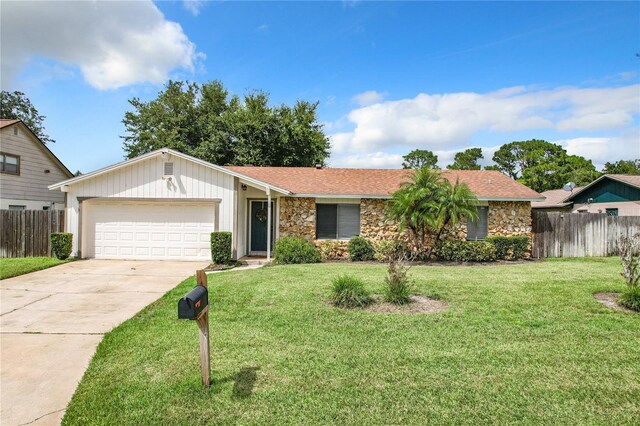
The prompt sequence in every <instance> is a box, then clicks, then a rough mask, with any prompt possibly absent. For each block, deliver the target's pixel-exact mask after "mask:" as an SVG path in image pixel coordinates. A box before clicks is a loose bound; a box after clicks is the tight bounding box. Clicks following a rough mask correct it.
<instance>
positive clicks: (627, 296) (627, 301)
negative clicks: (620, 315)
mask: <svg viewBox="0 0 640 426" xmlns="http://www.w3.org/2000/svg"><path fill="white" fill-rule="evenodd" d="M618 303H620V304H621V305H622V306H624V307H626V308H629V309H631V310H634V311H638V312H640V286H635V287H631V286H628V287H627V288H626V289H625V290H624V291H623V292H622V293H621V294H620V297H618Z"/></svg>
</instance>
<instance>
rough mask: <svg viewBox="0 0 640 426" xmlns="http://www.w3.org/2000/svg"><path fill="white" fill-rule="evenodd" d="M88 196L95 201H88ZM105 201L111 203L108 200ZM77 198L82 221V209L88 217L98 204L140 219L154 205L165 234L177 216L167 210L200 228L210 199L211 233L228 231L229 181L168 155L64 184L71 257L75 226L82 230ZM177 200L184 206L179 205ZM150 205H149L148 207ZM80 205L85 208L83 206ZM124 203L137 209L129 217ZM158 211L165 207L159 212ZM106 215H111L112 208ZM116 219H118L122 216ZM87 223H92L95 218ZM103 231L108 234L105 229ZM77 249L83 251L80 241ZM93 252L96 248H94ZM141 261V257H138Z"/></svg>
mask: <svg viewBox="0 0 640 426" xmlns="http://www.w3.org/2000/svg"><path fill="white" fill-rule="evenodd" d="M167 161H168V162H173V177H172V179H171V180H170V181H169V180H167V179H163V174H164V163H165V162H167ZM93 197H96V198H98V199H94V200H92V199H91V198H93ZM109 198H113V199H114V200H112V201H111V200H109ZM78 199H80V200H85V201H83V202H82V209H83V212H82V221H83V222H84V221H85V219H86V217H85V213H86V212H85V211H84V210H85V208H86V206H89V208H88V210H89V214H91V213H90V212H91V211H92V210H93V211H95V209H97V208H100V205H101V204H104V203H107V204H109V203H114V204H113V205H114V206H115V205H116V203H120V205H122V206H124V207H122V208H121V209H120V210H119V211H120V212H124V213H127V212H129V213H130V214H138V215H145V214H147V213H145V211H146V212H149V213H148V214H152V211H153V209H152V207H153V206H154V203H157V204H155V206H156V207H160V209H161V210H164V211H165V213H164V215H163V216H162V218H161V221H162V222H164V229H165V231H166V232H167V233H169V234H170V233H172V232H174V231H176V229H174V228H175V226H176V225H177V224H178V222H180V217H176V216H180V208H171V207H169V206H172V205H173V206H176V207H177V206H178V205H180V206H182V208H183V209H190V212H188V213H187V212H186V211H185V213H184V216H185V217H184V219H185V220H184V221H183V222H185V223H199V224H200V225H198V226H205V225H206V224H207V223H209V222H207V220H208V219H205V218H203V217H202V214H203V213H202V212H203V207H202V206H206V205H207V203H209V205H211V206H212V207H211V210H214V207H213V206H214V204H213V203H211V201H212V200H216V201H218V202H219V204H217V207H216V208H215V210H216V211H217V214H218V217H217V218H215V223H216V224H217V226H218V229H217V230H219V231H229V232H233V226H234V224H233V204H234V178H233V176H230V175H229V174H226V173H223V172H220V171H217V170H213V169H211V168H209V167H206V166H203V165H200V164H197V163H195V162H193V161H189V160H186V159H183V158H180V157H176V156H170V158H168V159H167V160H164V159H163V158H161V157H160V156H154V157H151V158H148V159H146V160H143V161H140V162H137V163H133V164H130V165H127V166H125V167H120V168H116V169H114V170H112V171H109V172H106V173H103V174H100V175H98V176H95V177H93V178H89V179H85V180H81V181H79V182H76V183H73V184H71V185H69V188H68V194H67V210H66V226H67V229H68V230H73V232H74V234H75V235H74V239H73V253H74V254H77V252H78V235H77V233H79V232H81V231H82V230H81V229H80V228H79V226H82V228H85V224H84V223H83V224H80V206H81V203H80V201H79V200H78ZM126 199H132V201H135V202H133V203H127V202H126ZM146 199H148V201H146ZM181 199H183V200H184V202H180V200H181ZM151 201H153V203H151V204H149V202H151ZM85 203H87V204H86V205H85ZM127 204H134V205H140V208H139V209H137V210H136V212H133V210H132V208H131V206H130V205H127ZM144 205H146V206H147V207H144ZM163 206H167V207H166V208H163ZM145 209H147V210H145ZM112 210H113V211H114V212H115V211H116V209H115V208H114V209H112ZM119 214H120V215H122V213H119ZM103 216H105V215H104V214H102V215H100V214H99V213H98V221H99V219H100V218H101V217H103ZM125 219H126V217H120V218H118V219H117V220H115V222H121V223H128V222H127V221H126V220H125ZM90 221H91V223H94V224H95V222H96V218H95V216H94V217H93V218H91V219H90ZM143 226H144V224H143ZM150 226H153V225H150ZM206 226H208V225H206ZM106 231H107V233H108V232H110V231H109V230H108V229H107V230H106ZM201 231H202V230H201ZM210 231H214V229H210ZM167 235H168V234H167ZM98 238H99V236H98ZM167 238H170V237H167ZM82 244H83V246H84V241H83V243H82ZM125 245H126V244H125ZM96 247H97V248H99V244H98V245H97V246H96ZM151 248H153V247H151ZM83 250H84V247H83ZM81 254H82V256H83V257H84V256H85V253H81ZM88 254H91V252H89V253H88ZM141 256H142V258H144V254H142V255H141ZM120 257H121V258H122V257H123V256H120ZM133 257H135V255H134V256H133ZM124 258H126V256H124ZM162 258H165V257H162Z"/></svg>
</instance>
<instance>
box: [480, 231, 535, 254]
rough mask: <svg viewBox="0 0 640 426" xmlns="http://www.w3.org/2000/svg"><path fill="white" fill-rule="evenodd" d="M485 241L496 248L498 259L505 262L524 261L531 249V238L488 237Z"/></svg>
mask: <svg viewBox="0 0 640 426" xmlns="http://www.w3.org/2000/svg"><path fill="white" fill-rule="evenodd" d="M485 241H487V242H490V243H491V244H493V245H494V246H495V248H496V258H497V259H504V260H517V259H523V258H524V256H525V255H526V254H527V250H528V249H529V237H527V236H515V237H498V236H496V237H488V238H487V239H486V240H485Z"/></svg>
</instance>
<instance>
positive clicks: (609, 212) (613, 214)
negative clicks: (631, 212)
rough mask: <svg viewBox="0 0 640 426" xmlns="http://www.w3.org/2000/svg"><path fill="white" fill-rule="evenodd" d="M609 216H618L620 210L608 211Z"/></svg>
mask: <svg viewBox="0 0 640 426" xmlns="http://www.w3.org/2000/svg"><path fill="white" fill-rule="evenodd" d="M607 216H618V209H607Z"/></svg>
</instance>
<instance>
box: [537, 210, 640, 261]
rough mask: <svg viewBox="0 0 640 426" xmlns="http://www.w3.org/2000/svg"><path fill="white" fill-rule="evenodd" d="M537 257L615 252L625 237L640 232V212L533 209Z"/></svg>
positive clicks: (602, 254)
mask: <svg viewBox="0 0 640 426" xmlns="http://www.w3.org/2000/svg"><path fill="white" fill-rule="evenodd" d="M532 219H533V220H532V227H533V247H532V250H531V255H532V256H533V257H590V256H615V255H617V254H618V241H619V240H620V238H621V237H632V236H636V235H638V234H639V233H640V216H607V215H606V214H604V213H547V212H535V211H534V212H533V214H532Z"/></svg>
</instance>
